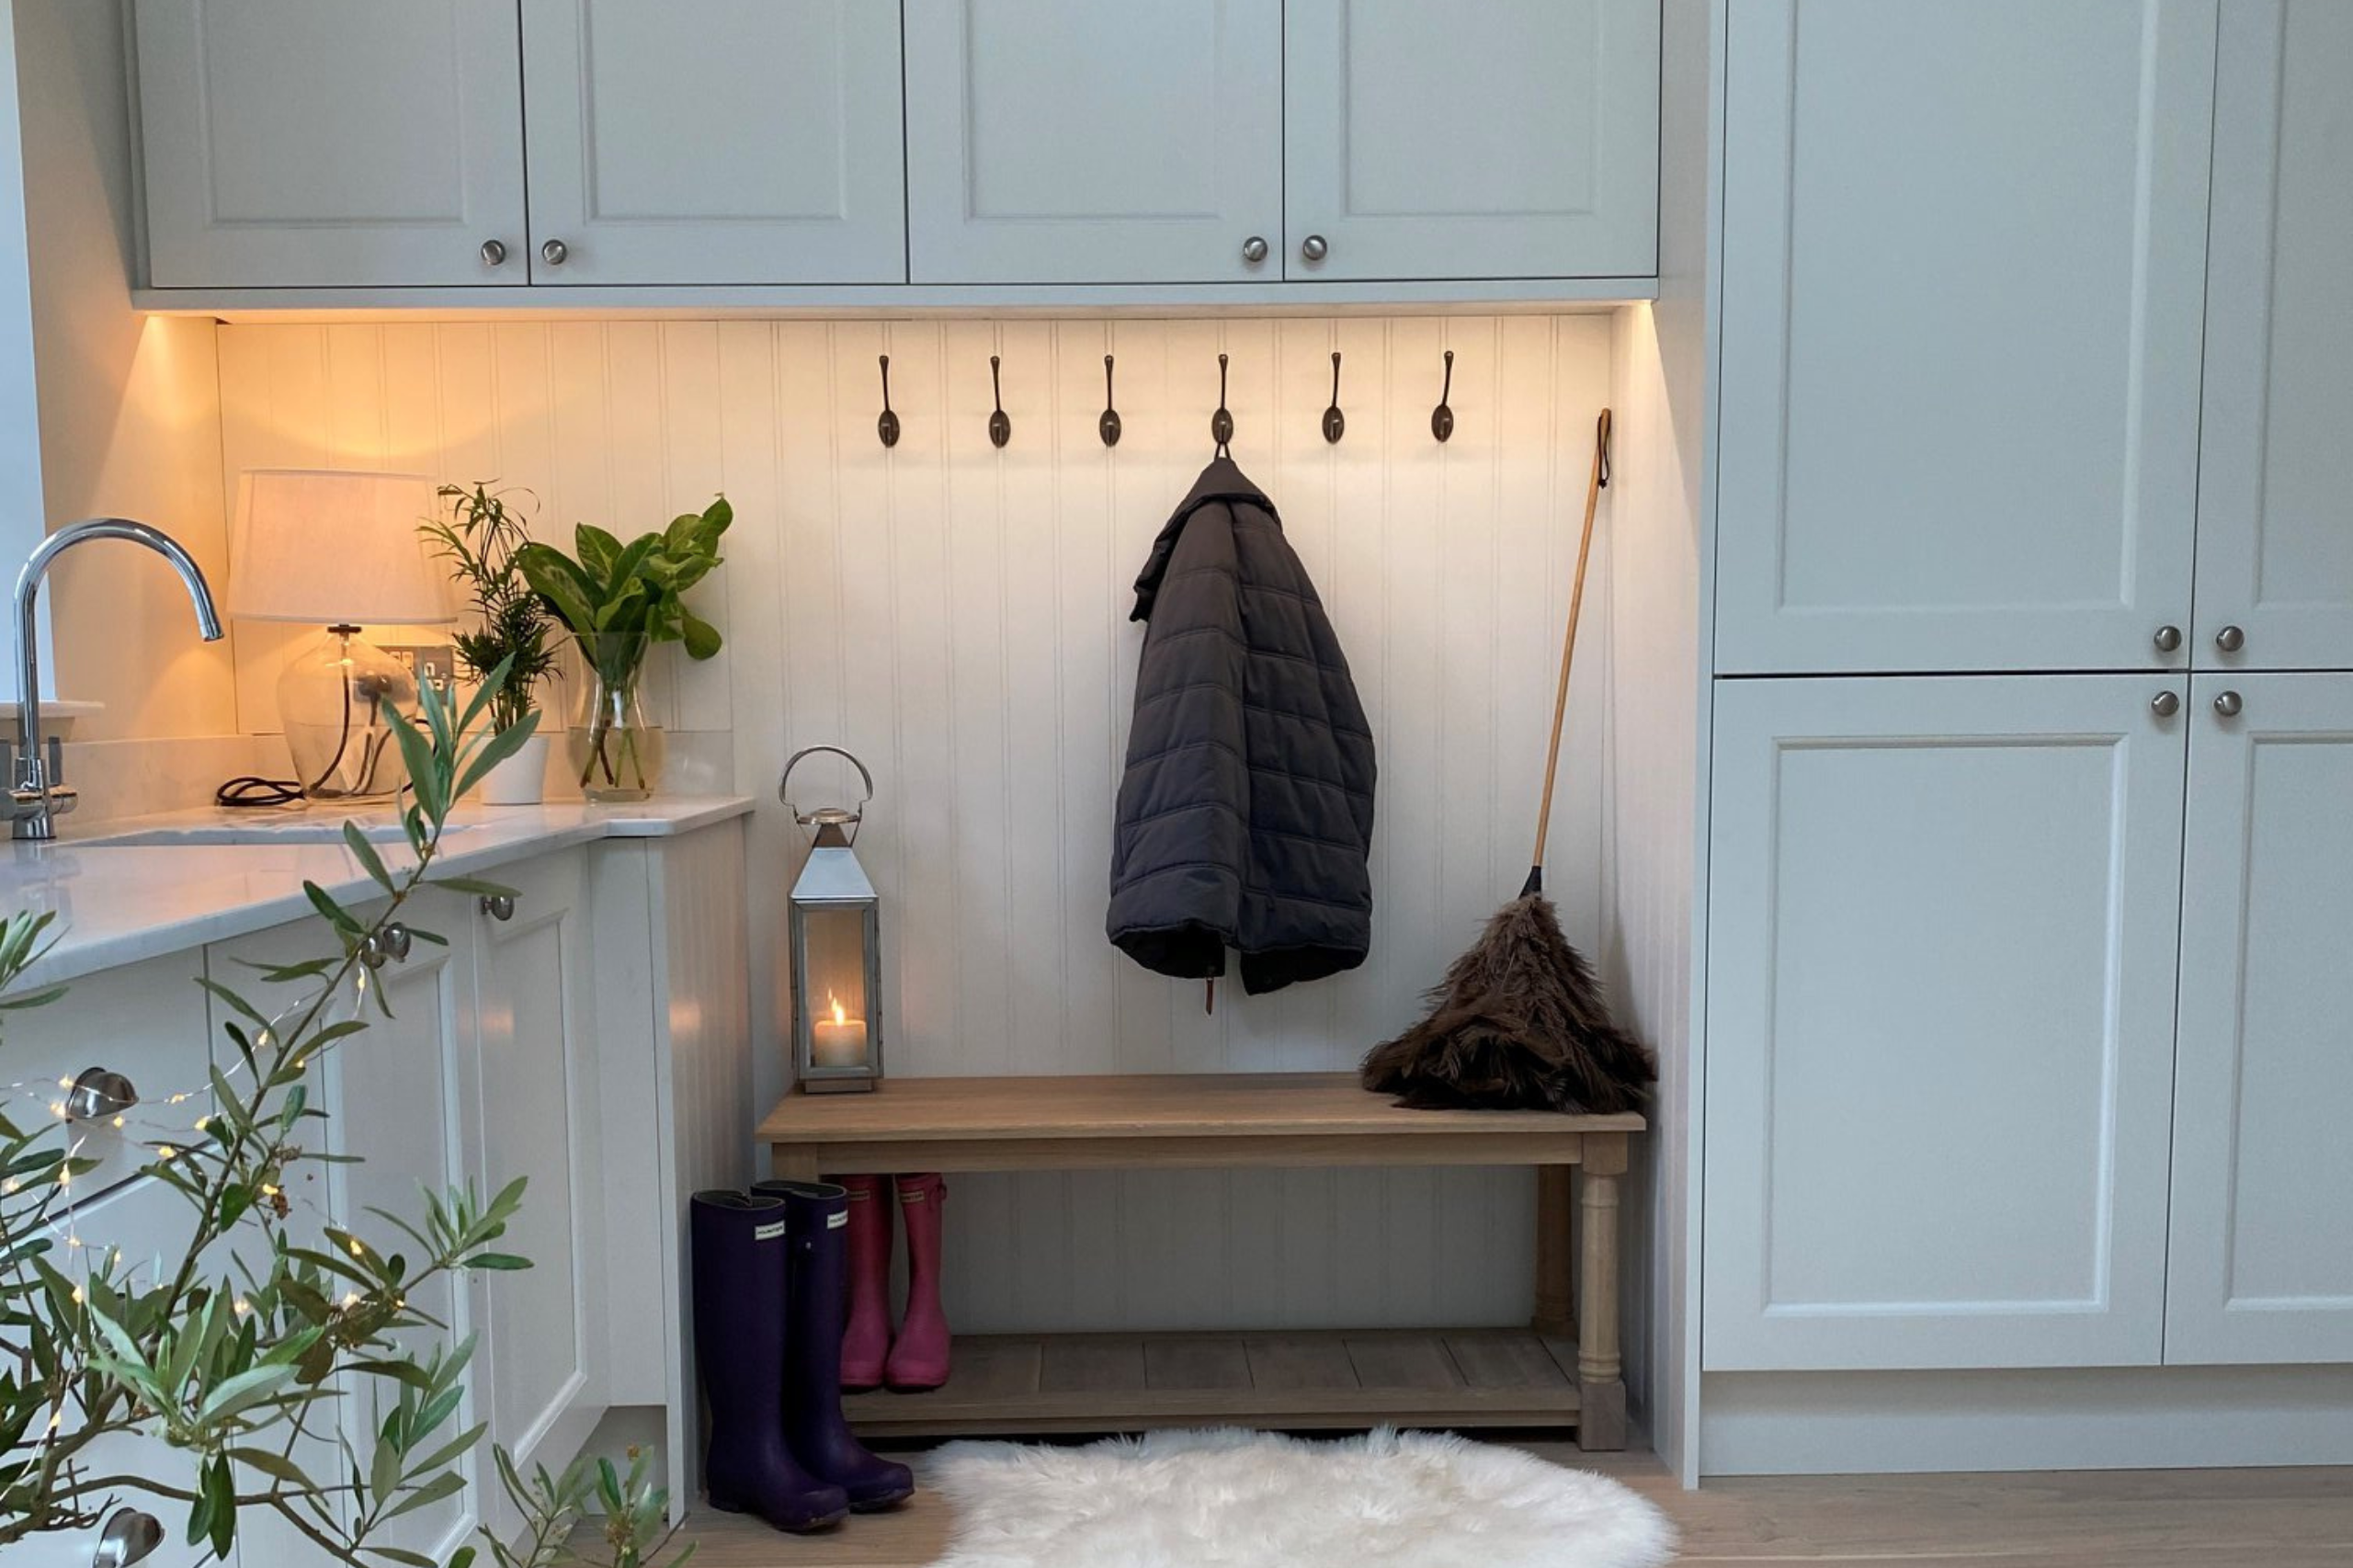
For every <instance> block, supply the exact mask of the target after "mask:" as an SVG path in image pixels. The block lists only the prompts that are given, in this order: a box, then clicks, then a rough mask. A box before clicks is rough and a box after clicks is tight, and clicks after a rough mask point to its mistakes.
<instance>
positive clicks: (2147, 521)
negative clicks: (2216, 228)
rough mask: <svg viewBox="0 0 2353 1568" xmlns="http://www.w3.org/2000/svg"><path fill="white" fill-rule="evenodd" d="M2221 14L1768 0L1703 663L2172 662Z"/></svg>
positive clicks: (1755, 10) (1734, 136)
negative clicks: (1711, 655) (1708, 653)
mask: <svg viewBox="0 0 2353 1568" xmlns="http://www.w3.org/2000/svg"><path fill="white" fill-rule="evenodd" d="M2214 29H2215V5H2214V0H2078V3H2072V4H2067V5H2059V6H2054V5H2050V4H2048V3H2047V0H1971V3H1970V4H1968V5H1965V6H1892V5H1887V4H1884V3H1883V0H1755V3H1753V4H1752V3H1748V0H1744V3H1743V4H1740V5H1737V6H1733V9H1732V15H1731V21H1730V32H1729V41H1728V45H1727V62H1726V72H1727V80H1726V88H1725V93H1726V97H1725V109H1724V119H1725V166H1724V173H1723V182H1724V211H1723V295H1722V399H1721V406H1722V409H1723V411H1724V417H1723V421H1722V435H1721V443H1720V454H1721V466H1720V494H1719V499H1718V503H1717V530H1718V540H1719V542H1718V560H1717V583H1718V588H1717V600H1716V648H1717V668H1718V669H1719V670H1720V671H1722V672H1725V673H1756V674H1797V673H1810V672H1829V671H1856V672H1875V671H1893V670H1923V671H1942V670H2071V669H2123V670H2130V669H2142V668H2159V667H2177V666H2180V665H2184V664H2186V663H2187V660H2188V649H2187V648H2186V647H2177V650H2176V651H2173V652H2171V653H2165V652H2161V651H2160V650H2159V649H2158V647H2157V645H2156V642H2155V633H2156V632H2157V630H2158V628H2160V627H2161V626H2165V625H2171V626H2174V627H2176V628H2184V629H2186V628H2187V627H2188V617H2189V610H2190V593H2189V588H2190V568H2191V556H2192V545H2193V535H2194V526H2195V505H2196V495H2197V488H2198V468H2197V449H2198V399H2199V365H2200V330H2201V316H2202V310H2203V299H2204V283H2205V268H2204V265H2203V260H2204V249H2205V233H2206V199H2207V185H2208V178H2207V171H2208V158H2209V150H2210V130H2211V122H2212V109H2213V67H2214Z"/></svg>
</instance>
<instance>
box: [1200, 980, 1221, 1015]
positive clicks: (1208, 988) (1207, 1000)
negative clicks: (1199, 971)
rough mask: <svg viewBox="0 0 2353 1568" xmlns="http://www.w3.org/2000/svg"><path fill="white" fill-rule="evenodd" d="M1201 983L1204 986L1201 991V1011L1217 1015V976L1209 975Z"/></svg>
mask: <svg viewBox="0 0 2353 1568" xmlns="http://www.w3.org/2000/svg"><path fill="white" fill-rule="evenodd" d="M1202 985H1203V987H1204V989H1203V990H1202V992H1201V1011H1202V1012H1204V1013H1207V1014H1208V1015H1210V1017H1216V1016H1217V976H1216V975H1211V976H1210V977H1209V979H1207V980H1205V981H1203V982H1202Z"/></svg>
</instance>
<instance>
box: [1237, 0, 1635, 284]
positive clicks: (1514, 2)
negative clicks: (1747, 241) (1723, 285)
mask: <svg viewBox="0 0 2353 1568" xmlns="http://www.w3.org/2000/svg"><path fill="white" fill-rule="evenodd" d="M1283 26H1284V50H1283V76H1284V82H1283V157H1284V165H1285V174H1286V182H1285V186H1284V200H1285V203H1286V205H1287V207H1288V209H1289V221H1290V234H1289V238H1290V244H1289V246H1288V247H1287V249H1286V250H1285V252H1284V256H1285V260H1284V267H1285V275H1286V276H1287V277H1289V278H1292V279H1293V280H1302V279H1305V280H1313V279H1315V278H1335V279H1338V278H1629V277H1649V276H1651V275H1653V274H1654V273H1656V272H1657V270H1658V130H1659V91H1658V84H1659V5H1658V0H1482V3H1481V4H1479V5H1475V6H1432V5H1427V4H1425V3H1422V0H1290V3H1289V4H1288V5H1286V6H1284V8H1283ZM1310 234H1321V235H1323V236H1324V239H1325V241H1326V244H1327V246H1328V248H1327V250H1326V252H1325V254H1324V256H1321V257H1320V258H1316V259H1313V260H1311V259H1309V258H1308V257H1307V256H1305V255H1303V254H1302V251H1301V248H1300V247H1301V245H1302V242H1303V241H1304V240H1305V238H1306V236H1308V235H1310Z"/></svg>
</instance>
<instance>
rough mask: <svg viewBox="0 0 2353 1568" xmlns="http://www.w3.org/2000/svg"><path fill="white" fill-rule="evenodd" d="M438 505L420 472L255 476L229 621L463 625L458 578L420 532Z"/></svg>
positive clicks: (241, 504) (245, 498) (243, 519)
mask: <svg viewBox="0 0 2353 1568" xmlns="http://www.w3.org/2000/svg"><path fill="white" fill-rule="evenodd" d="M438 503H439V497H438V495H437V494H435V492H434V484H433V481H431V480H430V479H427V478H426V476H425V475H423V474H421V473H350V472H341V471H338V470H333V469H292V468H256V469H247V470H246V471H245V472H244V477H243V478H242V479H241V480H240V481H239V482H238V484H237V519H236V525H235V527H234V528H233V530H232V532H231V534H230V539H229V613H230V614H231V615H233V616H236V617H238V618H240V619H245V620H299V621H305V622H308V623H309V624H311V625H313V626H335V625H341V624H346V623H349V624H354V625H360V626H435V625H440V624H443V623H445V622H448V621H450V620H453V619H456V614H455V608H454V606H453V605H452V604H451V602H450V600H451V595H450V587H449V573H448V572H447V571H446V570H445V569H444V568H443V566H442V565H441V563H440V562H436V561H435V560H433V559H432V557H431V556H430V555H429V554H428V553H427V552H426V545H425V541H424V540H422V539H421V538H420V537H419V536H418V534H417V531H416V530H417V525H418V524H419V523H421V522H423V521H425V520H426V518H427V517H431V516H432V515H433V514H434V512H435V510H436V508H437V506H438Z"/></svg>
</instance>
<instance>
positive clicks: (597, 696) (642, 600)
mask: <svg viewBox="0 0 2353 1568" xmlns="http://www.w3.org/2000/svg"><path fill="white" fill-rule="evenodd" d="M734 520H735V513H734V509H733V507H731V506H728V505H727V498H726V497H725V496H723V495H722V496H720V497H718V498H717V499H715V500H713V501H712V502H711V504H710V506H707V507H705V508H704V509H703V510H702V511H701V512H699V513H696V512H686V513H682V514H680V515H679V516H678V517H675V518H673V519H672V520H671V523H670V526H669V527H668V528H665V529H663V530H661V531H659V532H656V533H649V534H645V535H643V536H642V537H640V538H637V539H634V540H630V541H629V542H628V543H626V544H624V543H623V542H621V540H619V539H616V538H615V537H614V536H613V535H611V534H609V533H607V532H606V531H605V530H604V529H603V528H597V527H595V526H593V525H591V524H588V523H582V524H581V525H580V526H579V527H578V528H576V529H574V534H573V545H574V550H575V551H577V552H578V559H577V560H575V559H574V558H573V557H572V556H568V555H566V554H564V553H563V551H560V550H557V549H555V548H554V547H553V546H551V545H545V544H526V545H524V546H523V547H522V548H521V549H519V550H517V551H516V552H515V564H516V568H517V570H518V571H520V572H521V573H522V574H523V577H524V580H525V581H527V582H528V583H529V584H530V585H531V587H532V589H533V590H534V591H535V592H536V593H538V595H539V596H540V600H541V601H542V602H543V603H544V604H545V606H546V607H547V609H548V610H549V612H550V613H551V614H552V615H553V616H554V617H555V618H556V619H558V620H560V621H562V622H563V625H564V626H565V627H566V628H567V629H568V630H569V631H571V632H572V634H573V636H574V638H575V639H576V640H577V641H578V642H579V644H580V653H581V656H582V657H583V658H584V659H585V660H586V661H587V665H588V672H589V676H590V682H589V685H590V689H589V691H588V693H587V695H586V697H585V699H584V700H583V701H582V704H581V709H580V717H579V722H577V723H575V724H574V726H573V729H572V733H571V736H570V739H569V741H568V743H567V744H568V745H569V747H570V750H571V754H572V766H573V769H574V773H575V774H576V775H577V776H578V778H579V780H580V791H581V793H582V794H584V795H585V796H587V797H588V798H589V799H590V800H592V801H642V800H643V799H645V798H646V797H647V796H648V795H650V794H652V793H653V792H654V789H655V788H656V786H658V785H659V784H660V782H661V778H662V762H663V756H664V754H665V746H666V743H665V740H664V737H663V734H662V731H661V728H660V726H658V725H656V724H654V723H652V722H649V721H648V720H647V719H646V717H645V711H644V709H643V707H642V704H641V702H640V693H639V687H640V686H641V684H642V677H643V676H644V673H645V655H646V653H647V651H648V650H649V649H651V648H652V647H653V645H654V643H656V642H678V643H683V644H684V645H685V647H686V650H687V656H688V658H690V659H708V658H710V656H711V655H712V654H714V653H718V652H719V642H720V639H719V630H718V628H716V627H714V626H712V625H711V624H710V622H709V621H707V620H705V619H702V618H701V617H699V616H698V615H696V614H695V613H694V611H692V610H690V609H688V608H687V604H686V600H685V598H684V597H683V596H684V595H685V593H686V591H687V590H688V588H691V587H693V586H694V585H696V584H697V583H699V582H701V581H702V580H703V579H704V578H705V577H707V576H709V575H710V573H711V570H712V568H714V567H716V566H717V565H718V564H719V562H720V555H719V538H720V536H721V535H722V534H723V533H725V532H726V531H727V525H728V524H730V523H732V522H733V521H734Z"/></svg>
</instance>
